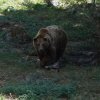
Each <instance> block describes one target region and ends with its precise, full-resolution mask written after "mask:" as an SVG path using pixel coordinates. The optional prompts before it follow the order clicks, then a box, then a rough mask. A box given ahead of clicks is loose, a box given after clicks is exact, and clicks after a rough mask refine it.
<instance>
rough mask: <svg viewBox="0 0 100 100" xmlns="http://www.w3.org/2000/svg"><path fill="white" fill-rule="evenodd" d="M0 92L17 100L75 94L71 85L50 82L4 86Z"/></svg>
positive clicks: (35, 99)
mask: <svg viewBox="0 0 100 100" xmlns="http://www.w3.org/2000/svg"><path fill="white" fill-rule="evenodd" d="M0 92H1V93H4V94H9V93H11V94H15V95H18V96H19V100H40V98H48V97H54V98H59V97H63V96H64V97H65V96H66V97H70V96H71V95H73V94H74V93H75V86H74V85H73V84H67V85H61V84H56V83H55V82H54V81H50V80H37V81H36V82H34V83H33V84H22V85H11V86H5V87H3V88H0ZM22 98H24V99H22ZM33 98H34V99H33Z"/></svg>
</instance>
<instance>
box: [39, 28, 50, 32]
mask: <svg viewBox="0 0 100 100" xmlns="http://www.w3.org/2000/svg"><path fill="white" fill-rule="evenodd" d="M39 32H40V33H48V30H47V29H46V28H41V29H40V31H39Z"/></svg>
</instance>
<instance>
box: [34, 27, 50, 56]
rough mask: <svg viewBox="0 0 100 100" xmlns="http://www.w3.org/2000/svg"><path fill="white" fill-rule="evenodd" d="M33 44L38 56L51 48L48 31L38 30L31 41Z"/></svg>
mask: <svg viewBox="0 0 100 100" xmlns="http://www.w3.org/2000/svg"><path fill="white" fill-rule="evenodd" d="M33 44H34V47H35V48H36V50H37V52H38V53H39V54H42V55H43V54H45V53H46V52H47V51H48V49H49V48H50V46H51V36H50V35H49V33H48V30H47V29H45V28H42V29H40V30H39V32H38V34H37V35H36V37H35V38H34V39H33Z"/></svg>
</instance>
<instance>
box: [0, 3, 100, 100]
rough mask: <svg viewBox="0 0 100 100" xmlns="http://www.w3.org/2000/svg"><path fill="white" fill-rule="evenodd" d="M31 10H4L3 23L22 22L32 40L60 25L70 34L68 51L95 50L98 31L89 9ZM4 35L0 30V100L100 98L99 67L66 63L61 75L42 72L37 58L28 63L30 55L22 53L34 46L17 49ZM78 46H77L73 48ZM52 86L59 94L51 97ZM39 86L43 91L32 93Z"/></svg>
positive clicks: (55, 72) (2, 14)
mask: <svg viewBox="0 0 100 100" xmlns="http://www.w3.org/2000/svg"><path fill="white" fill-rule="evenodd" d="M24 6H25V5H24ZM29 7H30V6H28V5H26V7H25V8H24V9H25V10H23V9H20V10H17V9H14V8H9V7H8V8H6V9H5V10H3V11H2V10H1V11H0V12H1V14H0V22H14V23H19V24H20V23H21V24H23V25H24V27H25V29H26V32H27V33H28V34H29V35H30V36H31V37H34V36H35V34H36V33H37V31H38V30H39V29H40V28H41V27H45V26H48V25H54V24H56V25H60V26H62V27H63V28H64V30H65V31H66V32H67V33H68V37H69V48H70V49H69V50H72V51H73V50H76V51H77V50H91V49H93V46H91V42H90V41H91V40H92V33H93V32H94V31H95V27H94V25H95V23H94V22H93V19H92V18H91V13H89V10H88V9H86V10H84V8H80V7H78V6H76V5H75V6H74V7H71V8H69V9H67V10H66V9H57V8H52V7H51V8H48V7H46V6H45V5H34V6H32V8H29ZM26 8H27V9H28V10H27V9H26ZM33 8H34V9H33ZM3 34H5V32H4V31H2V29H1V30H0V93H1V95H0V100H7V98H8V100H15V99H16V100H17V98H18V100H99V99H100V66H99V65H82V66H81V65H77V64H74V63H72V64H69V63H68V62H64V63H65V64H64V65H63V67H62V68H61V69H60V71H59V72H57V71H56V70H54V69H52V70H47V69H42V68H39V67H38V65H37V63H36V58H35V57H33V58H31V59H29V60H27V55H26V54H25V53H23V52H24V51H23V50H26V51H27V52H30V51H32V48H31V47H29V48H28V47H27V45H30V44H27V45H23V46H22V47H21V48H20V47H15V46H13V45H12V44H11V43H9V42H7V41H5V40H4V38H2V37H3ZM83 42H84V43H83ZM70 43H71V44H72V47H71V46H70ZM75 43H76V46H75V45H74V44H75ZM30 48H31V50H30ZM67 59H68V58H67ZM45 81H46V82H47V83H46V82H45ZM49 81H50V82H51V83H50V84H49V83H48V82H49ZM41 82H42V83H41ZM43 82H45V83H44V84H45V85H43ZM34 84H35V85H34ZM36 84H37V85H36ZM41 84H42V85H41ZM51 84H52V85H51ZM55 84H56V85H55ZM49 85H50V86H51V88H52V87H53V86H54V87H56V86H58V85H59V86H58V87H57V88H56V90H55V89H54V90H53V89H52V90H51V91H56V92H55V93H56V94H55V93H53V94H52V93H51V94H50V95H49V89H50V88H49ZM37 86H38V88H41V89H40V90H36V91H33V90H31V88H34V87H35V88H37ZM62 86H64V87H62ZM65 89H66V90H65ZM67 89H68V90H67ZM44 90H45V91H44ZM47 92H48V94H47ZM66 92H67V93H66ZM14 98H15V99H14Z"/></svg>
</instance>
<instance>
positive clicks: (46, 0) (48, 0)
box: [44, 0, 53, 7]
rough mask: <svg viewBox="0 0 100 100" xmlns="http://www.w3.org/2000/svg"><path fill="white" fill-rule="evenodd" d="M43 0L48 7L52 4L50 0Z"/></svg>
mask: <svg viewBox="0 0 100 100" xmlns="http://www.w3.org/2000/svg"><path fill="white" fill-rule="evenodd" d="M44 1H45V2H46V3H47V6H48V7H51V6H53V4H52V0H44Z"/></svg>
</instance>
